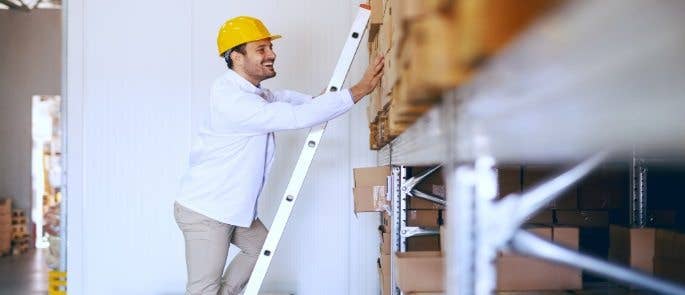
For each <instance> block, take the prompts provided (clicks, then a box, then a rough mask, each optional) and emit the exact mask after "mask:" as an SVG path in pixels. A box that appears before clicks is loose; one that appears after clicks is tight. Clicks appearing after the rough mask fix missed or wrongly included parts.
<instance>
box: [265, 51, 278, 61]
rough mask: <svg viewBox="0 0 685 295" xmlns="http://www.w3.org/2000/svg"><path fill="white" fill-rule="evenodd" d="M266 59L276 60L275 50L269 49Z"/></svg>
mask: <svg viewBox="0 0 685 295" xmlns="http://www.w3.org/2000/svg"><path fill="white" fill-rule="evenodd" d="M266 57H267V58H268V59H276V52H274V51H273V50H271V49H269V50H267V51H266Z"/></svg>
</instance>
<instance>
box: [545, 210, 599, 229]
mask: <svg viewBox="0 0 685 295" xmlns="http://www.w3.org/2000/svg"><path fill="white" fill-rule="evenodd" d="M555 216H556V223H557V224H559V225H567V226H577V227H606V226H608V225H609V212H608V211H578V210H555Z"/></svg>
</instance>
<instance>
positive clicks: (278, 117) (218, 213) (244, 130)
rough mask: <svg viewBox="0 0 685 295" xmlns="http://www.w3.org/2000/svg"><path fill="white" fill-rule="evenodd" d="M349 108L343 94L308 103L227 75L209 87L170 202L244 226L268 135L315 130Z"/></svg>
mask: <svg viewBox="0 0 685 295" xmlns="http://www.w3.org/2000/svg"><path fill="white" fill-rule="evenodd" d="M353 105H354V102H353V100H352V96H351V94H350V92H349V90H345V91H339V92H330V93H327V94H324V95H321V96H318V97H316V98H315V99H312V96H309V95H305V94H302V93H298V92H295V91H290V90H284V91H274V92H271V91H269V90H268V89H264V88H259V87H256V86H254V85H252V84H251V83H250V82H248V81H247V80H245V79H244V78H243V77H242V76H240V75H238V74H237V73H236V72H234V71H232V70H228V71H227V72H226V73H225V74H223V75H221V76H220V77H219V78H217V79H216V80H215V81H214V84H213V86H212V90H211V95H210V101H209V110H208V117H207V120H206V121H205V122H204V123H203V125H202V126H201V127H200V129H199V131H198V133H197V134H196V135H195V136H194V138H193V144H192V147H191V152H190V161H189V167H188V170H187V171H186V173H185V175H184V176H183V179H182V180H181V187H180V193H179V196H178V197H177V199H176V201H177V202H178V203H179V204H181V205H183V206H184V207H187V208H189V209H191V210H193V211H195V212H198V213H200V214H202V215H205V216H207V217H209V218H212V219H214V220H217V221H219V222H223V223H227V224H231V225H236V226H241V227H249V226H250V224H251V223H252V221H253V220H254V219H255V218H256V217H257V201H258V199H259V195H260V193H261V191H262V188H263V186H264V182H265V181H266V176H267V175H268V174H269V170H270V168H271V163H272V160H273V155H274V148H275V142H274V135H273V132H275V131H279V130H287V129H300V128H307V127H312V126H316V125H318V124H321V123H324V122H326V121H329V120H331V119H333V118H335V117H337V116H339V115H341V114H343V113H345V112H347V111H348V110H349V109H350V108H351V107H352V106H353Z"/></svg>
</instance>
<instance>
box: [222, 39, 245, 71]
mask: <svg viewBox="0 0 685 295" xmlns="http://www.w3.org/2000/svg"><path fill="white" fill-rule="evenodd" d="M246 45H247V43H243V44H240V45H237V46H235V47H233V48H231V49H229V50H227V51H226V52H225V53H224V59H225V60H226V65H227V66H228V68H229V69H233V60H231V52H233V51H237V52H239V53H240V54H242V55H245V53H246V51H245V46H246Z"/></svg>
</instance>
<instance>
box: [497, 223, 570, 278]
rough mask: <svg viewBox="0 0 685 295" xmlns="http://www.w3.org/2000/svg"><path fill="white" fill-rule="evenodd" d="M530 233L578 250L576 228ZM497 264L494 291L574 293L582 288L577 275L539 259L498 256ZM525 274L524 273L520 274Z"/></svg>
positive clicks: (507, 255)
mask: <svg viewBox="0 0 685 295" xmlns="http://www.w3.org/2000/svg"><path fill="white" fill-rule="evenodd" d="M529 231H530V232H532V233H534V234H536V235H538V236H540V237H542V238H545V239H548V240H553V241H554V242H555V243H557V244H561V245H564V246H566V247H569V248H572V249H578V246H579V231H578V229H577V228H564V227H555V228H549V227H541V228H531V229H529ZM496 264H497V273H498V275H497V290H498V291H533V290H578V289H582V288H583V284H582V276H581V271H580V270H578V269H573V268H568V267H565V266H561V265H556V264H553V263H549V262H545V261H542V260H539V259H535V258H530V257H524V256H519V255H514V254H501V255H500V256H499V257H498V258H497V261H496ZM522 270H525V271H522Z"/></svg>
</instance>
